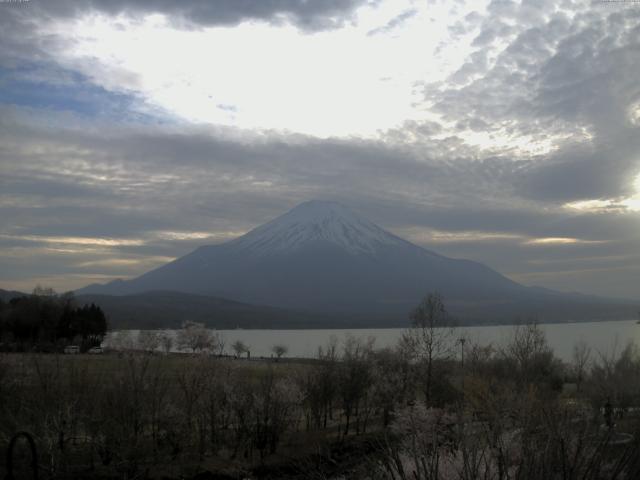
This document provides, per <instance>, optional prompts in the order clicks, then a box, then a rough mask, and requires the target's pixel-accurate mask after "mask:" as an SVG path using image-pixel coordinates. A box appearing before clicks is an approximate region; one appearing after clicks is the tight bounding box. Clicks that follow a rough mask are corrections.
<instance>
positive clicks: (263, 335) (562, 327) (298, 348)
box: [104, 320, 640, 361]
mask: <svg viewBox="0 0 640 480" xmlns="http://www.w3.org/2000/svg"><path fill="white" fill-rule="evenodd" d="M540 328H541V329H542V330H543V331H544V332H545V334H546V337H547V341H548V342H549V345H550V346H551V348H553V350H554V352H555V354H556V356H558V357H559V358H561V359H563V360H566V361H569V360H571V355H572V351H573V346H574V345H575V344H576V343H578V342H580V341H584V342H585V343H586V344H587V345H589V346H590V347H591V348H592V349H593V350H594V352H596V353H597V352H600V353H603V354H610V353H612V352H614V351H617V352H620V351H621V350H622V349H623V348H624V347H625V346H626V345H627V344H628V343H629V342H631V341H634V342H636V343H637V344H638V345H640V324H637V323H636V321H635V320H624V321H615V322H583V323H562V324H541V325H540ZM455 330H456V332H455V335H456V336H457V337H462V336H464V337H465V338H467V339H468V340H470V341H473V342H477V343H480V344H482V345H488V344H493V345H494V346H498V347H499V346H500V345H502V344H504V343H505V342H508V341H509V339H510V338H511V337H512V335H513V332H514V327H513V326H509V325H500V326H482V327H457V328H456V329H455ZM166 331H167V332H168V333H170V334H171V335H175V334H176V330H166ZM405 331H406V329H403V328H379V329H322V330H216V332H217V333H219V334H221V335H222V337H223V338H224V341H225V344H226V347H225V353H231V344H232V343H233V342H235V341H236V340H241V341H242V342H244V343H245V344H246V345H248V346H249V347H250V350H251V356H252V357H254V358H255V357H261V356H263V357H270V356H271V347H273V346H274V345H285V346H286V347H287V348H288V352H287V355H286V356H287V357H302V358H305V357H306V358H309V357H314V356H316V354H317V352H318V347H319V346H325V345H327V343H328V342H329V341H330V339H331V338H332V337H336V338H337V339H338V341H339V342H343V341H344V339H345V338H346V337H347V336H348V335H352V336H354V337H360V338H363V339H367V338H369V337H374V338H375V344H374V345H375V347H376V348H383V347H387V346H393V345H395V344H396V343H397V342H398V339H399V338H400V337H401V336H402V334H403V333H404V332H405ZM137 333H138V331H136V330H132V331H131V336H132V338H133V339H135V336H136V335H137ZM109 343H110V338H109V336H108V337H107V338H106V339H105V342H104V345H105V346H108V345H109Z"/></svg>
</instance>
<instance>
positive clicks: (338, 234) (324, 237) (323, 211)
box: [230, 200, 406, 255]
mask: <svg viewBox="0 0 640 480" xmlns="http://www.w3.org/2000/svg"><path fill="white" fill-rule="evenodd" d="M230 243H231V244H233V246H234V247H235V248H239V249H242V250H247V251H249V252H251V253H253V254H258V255H264V254H272V253H280V252H284V251H292V250H295V249H298V248H301V247H302V246H303V245H309V244H311V243H325V244H326V243H328V244H331V245H333V246H338V247H341V248H343V249H345V250H347V251H349V252H351V253H358V254H362V253H364V254H374V253H375V252H376V251H377V250H378V249H380V248H382V247H384V246H389V245H402V244H406V242H405V241H404V240H402V239H400V238H398V237H396V236H395V235H392V234H391V233H389V232H387V231H385V230H383V229H382V228H380V227H378V226H377V225H375V224H374V223H372V222H370V221H368V220H366V219H364V218H362V217H360V216H358V215H356V214H355V213H354V212H353V211H351V210H350V209H349V208H347V207H345V206H344V205H341V204H339V203H336V202H326V201H319V200H311V201H308V202H304V203H301V204H300V205H298V206H296V207H295V208H293V209H291V210H289V211H288V212H287V213H285V214H284V215H281V216H279V217H277V218H275V219H274V220H271V221H270V222H268V223H266V224H264V225H261V226H260V227H258V228H256V229H254V230H251V231H250V232H249V233H247V234H246V235H243V236H242V237H240V238H238V239H236V240H234V241H232V242H230Z"/></svg>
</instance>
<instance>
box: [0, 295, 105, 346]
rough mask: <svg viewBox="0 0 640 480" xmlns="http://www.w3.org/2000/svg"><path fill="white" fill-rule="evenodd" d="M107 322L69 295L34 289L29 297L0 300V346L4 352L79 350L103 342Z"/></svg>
mask: <svg viewBox="0 0 640 480" xmlns="http://www.w3.org/2000/svg"><path fill="white" fill-rule="evenodd" d="M106 332H107V319H106V316H105V314H104V312H103V311H102V309H101V308H100V307H99V306H97V305H94V304H93V303H92V304H90V305H82V306H78V305H77V304H76V300H75V298H74V296H73V294H71V293H66V294H62V295H59V294H57V293H55V292H54V291H53V290H51V289H42V288H39V287H38V288H36V289H35V290H34V292H33V294H32V295H25V296H21V297H16V298H12V299H11V300H9V301H8V302H3V301H2V300H0V343H1V345H2V349H3V350H5V351H7V350H8V351H26V350H38V351H44V352H47V351H49V352H53V351H60V350H61V349H62V348H64V346H65V345H67V344H69V343H74V344H77V345H78V346H79V347H80V348H81V350H82V351H84V350H87V349H89V348H91V347H93V346H98V345H100V343H101V342H102V339H103V338H104V336H105V334H106Z"/></svg>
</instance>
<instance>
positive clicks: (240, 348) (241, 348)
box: [231, 340, 249, 357]
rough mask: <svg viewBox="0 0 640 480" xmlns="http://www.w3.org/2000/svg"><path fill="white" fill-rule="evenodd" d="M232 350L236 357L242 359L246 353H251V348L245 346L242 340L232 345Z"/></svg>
mask: <svg viewBox="0 0 640 480" xmlns="http://www.w3.org/2000/svg"><path fill="white" fill-rule="evenodd" d="M231 348H232V349H233V351H234V352H235V354H236V357H241V356H242V355H243V354H244V353H247V352H248V351H249V347H248V346H247V345H245V343H244V342H243V341H242V340H236V341H235V342H233V343H232V344H231Z"/></svg>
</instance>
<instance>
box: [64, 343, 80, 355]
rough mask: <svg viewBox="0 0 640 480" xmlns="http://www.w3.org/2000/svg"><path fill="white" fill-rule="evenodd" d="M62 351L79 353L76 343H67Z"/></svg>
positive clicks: (71, 353)
mask: <svg viewBox="0 0 640 480" xmlns="http://www.w3.org/2000/svg"><path fill="white" fill-rule="evenodd" d="M64 353H67V354H70V355H75V354H76V353H80V347H79V346H78V345H67V346H66V347H64Z"/></svg>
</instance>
